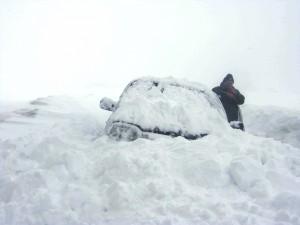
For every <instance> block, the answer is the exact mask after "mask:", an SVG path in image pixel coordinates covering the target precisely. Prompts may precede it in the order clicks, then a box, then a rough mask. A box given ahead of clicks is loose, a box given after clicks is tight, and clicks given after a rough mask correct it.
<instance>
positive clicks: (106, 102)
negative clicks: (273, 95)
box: [100, 78, 229, 141]
mask: <svg viewBox="0 0 300 225" xmlns="http://www.w3.org/2000/svg"><path fill="white" fill-rule="evenodd" d="M100 108H101V109H104V110H108V111H111V112H112V114H111V115H110V117H109V118H108V120H107V122H106V126H105V133H106V134H107V135H108V136H110V137H111V138H113V139H115V140H121V139H122V140H127V141H133V140H135V139H137V138H150V139H151V138H154V137H156V136H157V135H167V136H171V137H178V136H182V137H184V138H186V139H189V140H194V139H198V138H201V137H204V136H206V135H208V134H211V133H216V132H224V130H226V129H228V127H229V125H228V122H227V119H226V114H225V111H224V109H223V106H222V104H221V102H220V100H219V98H218V97H217V95H216V94H215V93H213V92H212V91H211V90H209V89H207V88H206V87H205V86H203V85H201V84H199V83H195V82H188V81H185V80H177V79H176V80H175V79H174V78H164V79H158V78H140V79H136V80H133V81H131V82H130V83H129V84H128V85H127V86H126V88H125V89H124V91H123V93H122V94H121V96H120V98H119V100H118V102H115V101H113V100H111V99H109V98H106V97H105V98H103V99H101V101H100Z"/></svg>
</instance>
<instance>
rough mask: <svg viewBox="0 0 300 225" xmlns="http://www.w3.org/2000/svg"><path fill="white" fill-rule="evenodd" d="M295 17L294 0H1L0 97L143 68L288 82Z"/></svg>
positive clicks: (161, 73)
mask: <svg viewBox="0 0 300 225" xmlns="http://www.w3.org/2000/svg"><path fill="white" fill-rule="evenodd" d="M299 22H300V1H299V0H226V1H224V0H0V99H1V100H3V99H4V100H10V99H11V100H14V99H22V98H27V97H30V98H33V97H38V96H44V95H53V94H73V93H76V91H78V90H80V89H83V88H87V89H88V88H91V89H92V88H101V87H104V86H106V87H109V86H112V85H115V86H118V87H119V86H120V87H122V88H123V87H124V86H125V85H126V84H127V83H128V82H129V81H130V80H131V79H133V78H136V77H140V76H147V75H150V76H158V77H166V76H174V77H178V78H186V79H189V80H191V81H198V82H201V83H204V84H206V85H207V86H213V85H216V84H218V83H219V82H220V81H221V79H222V78H223V76H224V75H225V74H226V73H232V74H233V75H234V77H235V80H236V86H237V88H239V89H240V90H241V91H243V90H244V91H253V90H261V89H265V90H270V91H279V92H280V91H284V92H286V91H297V90H298V86H299V83H300V82H299V81H300V29H299ZM103 85H104V86H103ZM299 92H300V91H299Z"/></svg>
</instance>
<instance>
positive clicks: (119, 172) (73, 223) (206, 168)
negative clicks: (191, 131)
mask: <svg viewBox="0 0 300 225" xmlns="http://www.w3.org/2000/svg"><path fill="white" fill-rule="evenodd" d="M98 100H99V96H97V98H95V96H92V95H90V96H86V97H84V98H71V97H48V98H41V99H37V100H35V101H32V102H31V103H28V104H24V105H22V107H21V108H18V107H17V106H16V107H15V108H14V109H10V110H6V111H4V110H2V112H1V114H0V121H1V123H0V139H1V140H0V224H3V225H4V224H5V225H20V224H26V225H40V224H56V225H100V224H125V225H126V224H128V225H129V224H159V225H174V224H201V225H202V224H203V225H207V224H218V225H225V224H226V225H235V224H243V225H245V224H257V225H261V224H264V225H268V224H270V225H276V224H277V225H279V224H293V225H295V224H300V216H299V215H300V194H299V190H300V149H299V147H300V146H299V129H297V128H299V124H300V123H299V121H300V118H299V116H297V112H290V113H289V111H285V112H286V113H285V114H280V113H277V112H278V110H280V109H274V108H263V107H261V108H257V107H254V106H246V107H245V108H244V112H245V113H244V117H245V122H246V128H247V127H249V131H248V132H241V131H239V130H233V129H228V130H226V131H224V132H217V133H214V134H211V135H208V136H206V137H204V138H201V139H198V140H195V141H188V140H186V139H184V138H182V137H178V138H169V137H163V136H162V137H160V138H157V139H155V140H148V139H137V140H136V141H134V142H122V141H121V142H116V141H113V140H111V139H109V138H108V137H107V136H106V135H104V126H105V122H106V120H107V118H108V116H109V113H108V112H105V111H101V110H99V109H98V105H97V103H98ZM279 115H280V116H279ZM298 115H299V114H298ZM266 124H267V125H266ZM297 124H298V125H297ZM251 133H252V134H251Z"/></svg>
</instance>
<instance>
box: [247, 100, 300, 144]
mask: <svg viewBox="0 0 300 225" xmlns="http://www.w3.org/2000/svg"><path fill="white" fill-rule="evenodd" d="M243 112H244V120H245V121H244V122H245V126H246V129H247V131H248V132H250V133H252V134H255V135H258V136H263V137H270V138H274V139H276V140H279V141H282V142H284V143H288V144H291V145H293V146H295V147H298V148H300V129H299V128H300V110H292V109H288V108H283V107H275V106H255V105H246V106H245V107H243Z"/></svg>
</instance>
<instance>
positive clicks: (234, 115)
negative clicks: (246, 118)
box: [212, 74, 245, 130]
mask: <svg viewBox="0 0 300 225" xmlns="http://www.w3.org/2000/svg"><path fill="white" fill-rule="evenodd" d="M233 84H234V79H233V76H232V75H231V74H227V75H226V76H225V78H224V79H223V81H222V82H221V84H220V86H217V87H214V88H213V89H212V90H213V92H215V93H216V94H217V95H218V96H219V98H220V100H221V102H222V105H223V107H224V109H225V112H226V115H227V120H228V122H229V123H230V124H231V125H232V127H234V128H239V129H241V130H244V125H243V122H242V118H241V112H240V109H239V105H242V104H243V103H244V101H245V97H244V95H242V94H241V93H240V92H239V90H237V89H235V87H234V86H233ZM233 121H240V125H239V126H238V127H236V126H235V125H233V124H234V122H233Z"/></svg>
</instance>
